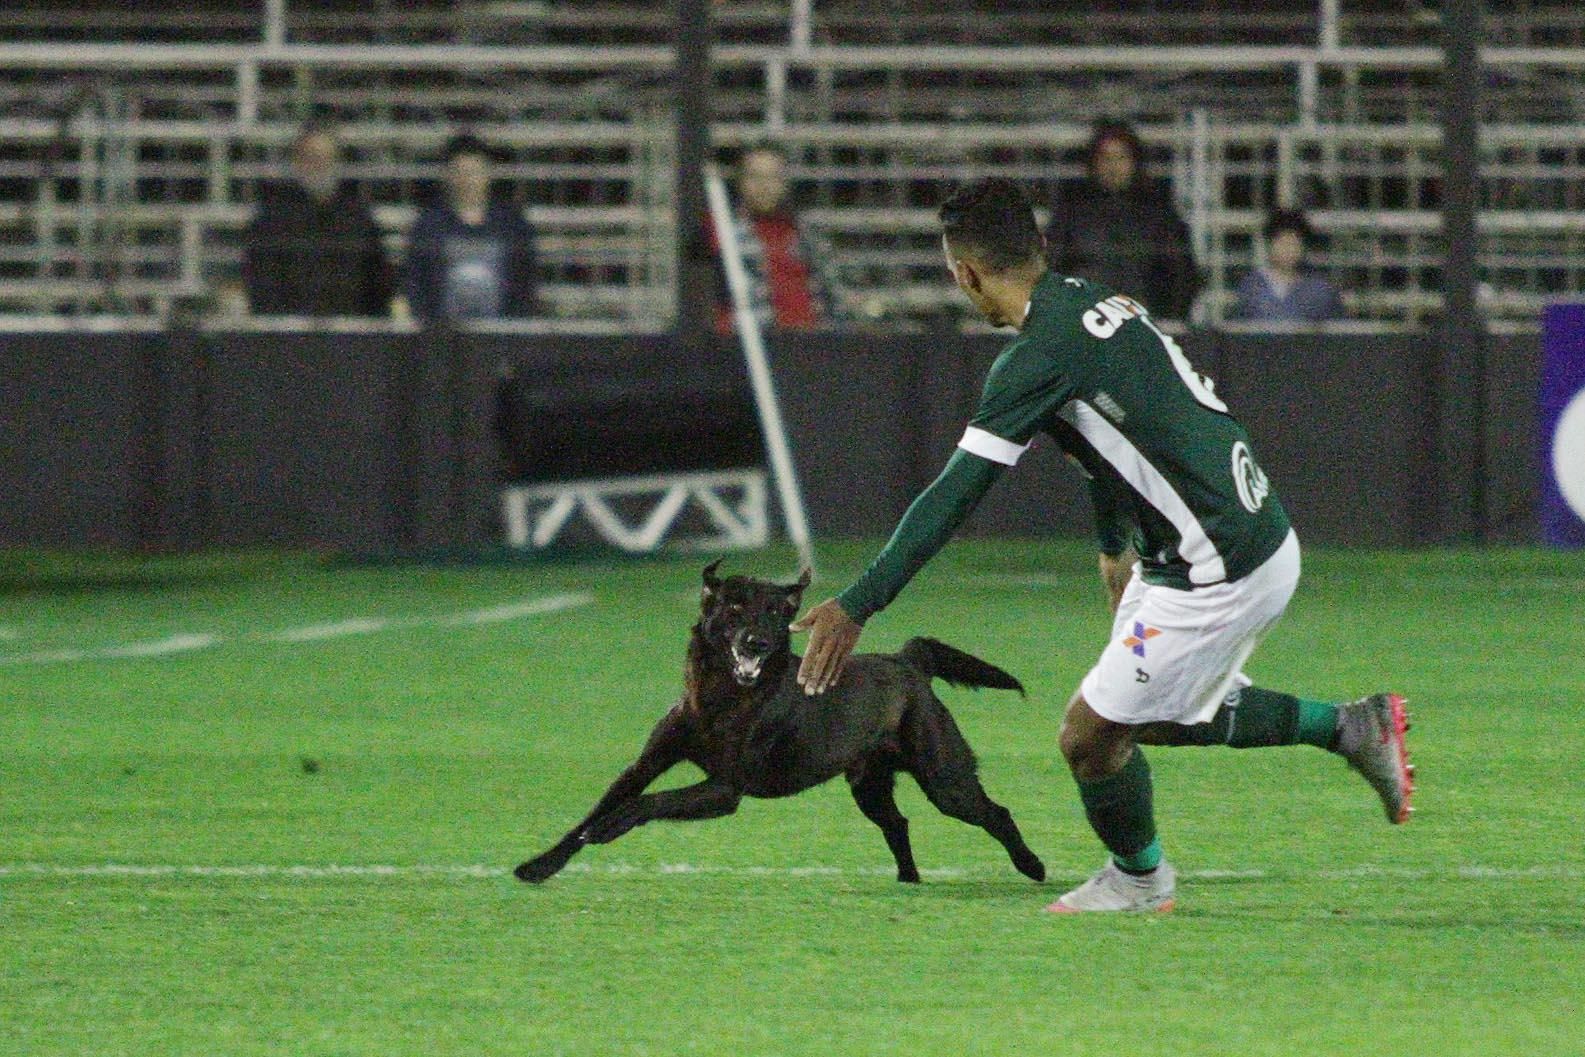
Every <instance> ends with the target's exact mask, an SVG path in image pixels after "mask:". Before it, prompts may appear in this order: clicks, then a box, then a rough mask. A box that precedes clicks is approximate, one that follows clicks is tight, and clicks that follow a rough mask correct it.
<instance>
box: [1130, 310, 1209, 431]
mask: <svg viewBox="0 0 1585 1057" xmlns="http://www.w3.org/2000/svg"><path fill="white" fill-rule="evenodd" d="M1139 321H1140V322H1141V323H1143V324H1144V325H1145V326H1147V327H1149V328H1150V329H1151V330H1152V331H1155V334H1156V337H1158V338H1160V339H1161V344H1163V345H1165V346H1166V347H1167V357H1168V358H1169V359H1171V360H1172V366H1173V369H1174V370H1176V371H1177V372H1178V377H1179V378H1182V379H1183V384H1184V385H1186V386H1188V387H1189V392H1191V393H1193V394H1194V399H1196V400H1198V401H1199V402H1200V403H1202V404H1204V405H1205V406H1206V407H1208V408H1210V409H1211V410H1212V411H1220V412H1221V413H1222V414H1224V415H1225V414H1227V405H1226V404H1224V403H1222V400H1221V398H1220V397H1218V396H1217V395H1216V383H1215V382H1213V381H1211V380H1210V379H1209V378H1207V377H1205V376H1204V375H1202V374H1199V373H1197V372H1196V371H1195V369H1194V365H1193V364H1191V363H1190V362H1189V358H1188V357H1187V356H1185V355H1184V354H1183V349H1182V347H1180V346H1179V345H1178V343H1177V341H1175V340H1174V339H1173V337H1172V335H1171V334H1167V333H1165V332H1164V331H1162V330H1160V329H1158V328H1157V327H1156V324H1155V322H1154V321H1153V320H1152V319H1151V318H1150V317H1149V316H1141V317H1140V320H1139Z"/></svg>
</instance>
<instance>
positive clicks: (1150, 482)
mask: <svg viewBox="0 0 1585 1057" xmlns="http://www.w3.org/2000/svg"><path fill="white" fill-rule="evenodd" d="M1061 415H1062V417H1063V418H1064V419H1066V420H1067V422H1068V424H1069V425H1071V426H1073V428H1074V429H1076V430H1078V431H1079V434H1080V435H1081V436H1082V437H1083V438H1084V439H1085V440H1087V441H1089V442H1090V443H1091V444H1092V445H1094V446H1095V450H1096V451H1098V452H1100V454H1101V457H1102V458H1103V459H1105V460H1106V461H1107V462H1109V463H1111V465H1112V468H1113V469H1114V470H1116V471H1117V472H1118V473H1119V474H1120V475H1122V478H1123V480H1125V481H1127V482H1128V483H1129V484H1130V485H1133V487H1134V488H1135V490H1137V491H1138V492H1139V494H1140V495H1142V496H1144V497H1145V501H1146V502H1147V503H1149V504H1150V505H1151V506H1153V507H1155V508H1156V509H1157V510H1158V511H1160V512H1161V515H1162V517H1165V518H1166V519H1167V520H1168V521H1170V522H1172V527H1173V528H1175V529H1177V530H1178V535H1179V536H1181V537H1182V542H1181V543H1180V544H1179V545H1178V552H1179V553H1180V554H1182V555H1183V558H1184V560H1185V561H1187V562H1188V563H1189V581H1190V582H1191V583H1196V584H1214V583H1219V582H1220V581H1222V580H1225V579H1227V567H1226V565H1224V564H1223V562H1222V556H1221V554H1219V553H1217V550H1216V544H1214V543H1212V542H1211V537H1210V536H1208V535H1206V533H1205V529H1204V528H1203V527H1201V525H1200V520H1199V518H1196V517H1195V516H1194V511H1192V510H1190V509H1189V504H1187V503H1185V502H1184V501H1183V497H1182V496H1180V495H1179V494H1178V492H1177V490H1176V489H1175V488H1173V487H1172V483H1171V482H1170V481H1168V480H1167V479H1166V478H1165V477H1163V476H1162V474H1161V471H1160V470H1158V469H1156V468H1155V467H1154V466H1152V465H1151V464H1150V460H1149V459H1147V458H1145V456H1144V453H1143V452H1141V451H1140V450H1139V449H1138V448H1136V447H1134V444H1133V442H1132V441H1130V440H1129V439H1128V438H1127V437H1125V436H1123V434H1122V431H1120V430H1119V429H1118V428H1117V427H1116V426H1114V425H1112V423H1111V422H1110V421H1109V420H1108V419H1107V418H1106V416H1105V415H1102V414H1101V413H1100V412H1099V411H1097V410H1095V408H1093V407H1091V406H1090V405H1089V404H1086V403H1084V402H1083V401H1080V400H1069V401H1068V402H1067V403H1066V404H1063V405H1062V411H1061Z"/></svg>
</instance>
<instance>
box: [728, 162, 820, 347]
mask: <svg viewBox="0 0 1585 1057" xmlns="http://www.w3.org/2000/svg"><path fill="white" fill-rule="evenodd" d="M787 192H788V184H787V155H786V153H785V152H784V151H783V150H782V148H781V147H779V146H777V145H775V144H773V143H757V144H755V145H753V146H751V147H749V148H748V149H747V150H745V151H744V152H743V154H742V156H741V158H740V159H739V161H738V168H737V201H736V202H735V203H733V205H734V209H733V219H734V221H735V227H736V230H737V241H738V246H739V247H740V248H741V249H742V252H743V264H744V267H745V268H746V269H747V271H748V276H749V299H750V301H751V303H752V304H753V307H754V313H755V315H756V316H757V317H758V319H759V322H760V326H762V327H767V328H768V327H778V328H782V329H787V330H807V329H809V328H811V327H817V326H820V325H821V324H822V323H826V322H829V321H830V319H831V316H832V307H831V296H830V284H829V282H828V280H827V277H826V275H825V274H824V272H823V268H824V267H825V265H826V262H827V261H828V260H829V256H828V255H826V254H823V253H820V252H819V251H818V249H817V247H816V246H815V245H814V244H813V243H812V240H811V239H810V238H809V237H808V236H807V235H806V234H805V233H804V232H803V231H802V230H801V229H800V227H799V224H798V218H797V216H796V215H795V214H794V213H793V211H792V208H791V206H790V205H789V204H788V193H787ZM709 227H710V232H709V234H710V249H711V251H712V253H713V254H714V257H715V260H716V261H717V265H718V266H717V276H718V282H717V288H718V293H717V305H716V326H717V328H718V329H719V330H721V331H722V332H723V333H730V332H731V330H732V304H731V297H730V294H729V291H728V290H727V286H726V279H725V275H724V273H723V272H722V270H721V269H720V267H719V262H720V255H721V244H720V240H719V238H718V237H717V233H716V231H715V226H714V225H713V224H711V225H710V226H709Z"/></svg>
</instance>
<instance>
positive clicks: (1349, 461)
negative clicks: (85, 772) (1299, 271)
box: [0, 332, 1537, 549]
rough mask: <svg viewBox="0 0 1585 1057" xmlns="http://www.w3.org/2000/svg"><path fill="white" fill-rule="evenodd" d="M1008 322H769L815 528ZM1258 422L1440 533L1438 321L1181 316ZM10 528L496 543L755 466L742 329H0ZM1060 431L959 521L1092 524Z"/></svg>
mask: <svg viewBox="0 0 1585 1057" xmlns="http://www.w3.org/2000/svg"><path fill="white" fill-rule="evenodd" d="M1003 343H1004V342H1003V339H1002V338H1000V337H996V336H990V335H985V336H968V337H966V336H963V335H960V334H956V333H953V332H942V333H939V334H919V335H895V334H865V333H856V332H833V333H822V334H800V335H787V336H782V337H778V338H776V339H774V340H773V342H772V349H771V355H772V361H773V365H774V373H775V377H776V384H777V387H778V389H779V392H780V395H781V398H782V402H783V410H784V414H785V417H786V421H787V425H788V430H789V433H790V435H791V439H792V446H793V452H794V456H795V458H796V460H797V464H798V469H799V473H800V476H801V478H802V482H803V486H804V490H805V496H806V505H807V507H808V508H809V511H810V516H811V520H812V522H813V528H814V531H815V532H816V534H817V535H820V536H828V537H829V536H858V535H876V534H880V533H884V532H887V531H889V530H890V529H891V527H892V526H893V525H894V524H895V522H896V520H897V518H898V517H899V516H900V515H901V514H902V512H903V511H904V510H905V509H906V508H907V505H908V503H909V502H910V501H911V500H912V498H913V497H914V496H915V495H916V494H917V493H918V492H919V490H920V489H922V488H923V487H925V486H926V485H927V484H928V483H929V481H930V480H931V478H932V476H933V475H934V474H935V473H936V472H937V471H938V470H939V469H940V467H941V466H942V464H943V463H944V462H945V461H946V459H947V457H948V456H949V455H950V454H951V452H952V449H953V446H954V444H955V443H956V441H957V438H958V436H959V434H960V433H961V432H962V429H963V425H964V423H965V421H966V420H967V418H968V417H969V415H970V414H971V413H972V411H973V409H974V407H975V404H976V401H977V399H978V395H979V386H980V384H981V381H982V379H983V377H984V374H985V371H986V370H987V368H988V367H989V366H990V364H991V361H992V360H993V359H994V358H995V356H996V354H997V352H998V351H999V349H1000V348H1001V347H1002V345H1003ZM1183 344H1184V346H1185V348H1186V350H1187V351H1188V353H1189V355H1190V357H1191V359H1193V360H1194V362H1195V363H1196V364H1197V365H1198V366H1199V367H1200V369H1201V370H1202V371H1204V372H1205V373H1208V374H1210V375H1211V376H1213V377H1214V378H1215V379H1216V381H1217V387H1218V391H1219V392H1220V393H1221V394H1222V395H1223V396H1224V397H1225V398H1226V399H1227V400H1228V402H1229V404H1230V405H1231V406H1232V408H1233V410H1234V412H1235V413H1236V414H1238V415H1239V417H1240V418H1241V419H1242V420H1243V421H1244V422H1245V423H1246V424H1247V425H1248V427H1249V430H1250V433H1251V435H1252V437H1253V439H1254V444H1255V448H1256V452H1257V454H1258V456H1259V457H1260V459H1261V461H1262V463H1263V464H1264V465H1265V467H1266V469H1267V470H1268V472H1269V473H1270V474H1271V477H1272V479H1273V481H1274V483H1275V484H1276V486H1277V489H1278V491H1279V494H1280V495H1281V496H1282V498H1283V501H1284V502H1285V504H1286V505H1287V507H1288V509H1289V511H1290V512H1291V514H1292V515H1293V518H1294V521H1295V523H1296V524H1297V525H1298V527H1299V531H1300V533H1301V535H1302V536H1303V537H1304V538H1305V539H1306V540H1307V541H1309V542H1317V543H1319V542H1327V543H1343V544H1355V545H1369V546H1380V545H1400V544H1412V543H1417V542H1426V541H1435V540H1438V539H1439V538H1441V534H1440V532H1439V527H1438V525H1437V524H1436V523H1435V517H1434V513H1433V512H1434V511H1435V510H1437V509H1438V507H1439V500H1440V499H1441V498H1442V497H1439V496H1438V495H1436V494H1435V491H1434V489H1435V487H1436V486H1435V481H1436V480H1437V479H1438V475H1437V474H1434V473H1432V472H1431V471H1432V470H1433V469H1435V467H1434V464H1433V462H1432V460H1433V458H1434V456H1433V454H1432V448H1431V443H1432V438H1433V437H1434V436H1436V430H1435V428H1434V427H1435V426H1436V425H1437V423H1436V421H1435V419H1434V413H1435V412H1434V402H1433V400H1432V398H1431V386H1430V382H1429V379H1430V378H1431V377H1432V376H1433V368H1434V365H1435V363H1436V362H1437V360H1436V350H1435V348H1434V339H1433V338H1431V337H1428V336H1416V335H1395V336H1369V337H1366V336H1357V335H1280V336H1279V335H1248V334H1244V335H1216V334H1208V333H1201V334H1193V335H1189V336H1187V337H1186V338H1184V339H1183ZM0 347H3V349H4V352H3V354H0V407H3V409H4V417H3V419H0V494H3V496H4V502H3V508H0V509H3V517H0V545H18V544H34V545H49V546H73V545H110V546H122V547H130V546H144V547H160V548H183V547H192V546H203V545H254V544H266V545H289V546H318V547H333V548H351V549H388V548H428V547H440V546H458V545H475V544H481V543H489V542H493V541H495V540H497V539H498V538H499V535H500V532H499V527H498V515H497V513H496V506H495V491H496V488H497V486H498V485H499V483H500V482H501V481H502V480H503V479H505V477H506V476H507V475H508V474H517V475H526V476H530V477H534V478H538V479H566V478H581V477H602V476H615V475H621V474H624V473H635V472H656V471H664V470H667V469H683V468H704V467H720V466H731V465H745V464H760V463H763V448H762V442H761V439H760V436H759V431H758V425H757V421H756V419H755V415H754V409H753V403H752V399H751V397H750V395H749V389H748V386H747V382H746V375H745V371H744V369H743V365H742V361H741V358H740V355H739V353H738V351H737V350H736V348H735V347H734V346H730V345H725V344H714V343H707V344H705V345H704V346H703V347H688V346H684V345H682V344H680V343H678V342H676V341H673V340H671V339H670V338H667V337H664V336H653V337H620V338H617V337H610V338H593V337H570V336H556V337H544V336H533V337H528V336H504V335H488V334H468V335H462V334H447V333H438V332H436V333H429V334H396V335H393V334H384V335H374V334H280V333H273V334H264V333H229V332H226V333H221V332H212V333H173V334H168V335H167V334H136V335H129V334H110V335H99V334H95V335H92V336H86V335H69V334H53V335H21V336H18V335H9V336H4V337H0ZM1536 363H1537V339H1535V338H1533V337H1515V338H1494V339H1493V341H1492V343H1491V348H1490V354H1489V356H1488V364H1487V370H1486V374H1485V386H1486V392H1485V406H1486V409H1487V420H1486V421H1485V422H1484V424H1483V428H1484V434H1485V437H1486V444H1485V450H1484V452H1483V457H1484V473H1485V476H1484V481H1485V485H1486V487H1485V501H1486V509H1485V516H1486V519H1487V523H1488V530H1489V535H1490V536H1491V538H1494V539H1500V540H1513V541H1531V540H1534V539H1536V538H1537V530H1536V526H1535V518H1534V497H1535V492H1536V488H1535V479H1536V478H1535V473H1536V471H1535V465H1536V463H1535V450H1536V448H1535V443H1536V442H1535V438H1534V432H1535V410H1534V405H1535V383H1536V371H1537V366H1536ZM1089 529H1090V513H1089V509H1088V503H1087V501H1086V499H1085V498H1084V493H1083V489H1082V486H1081V483H1080V481H1079V479H1078V477H1077V474H1076V473H1075V472H1074V471H1072V470H1071V469H1070V468H1069V467H1068V466H1067V464H1066V462H1065V460H1063V459H1062V458H1060V456H1058V455H1057V453H1056V452H1055V450H1054V445H1052V444H1051V443H1049V442H1045V443H1041V442H1038V441H1037V443H1036V446H1035V448H1034V449H1033V450H1032V451H1031V452H1030V453H1029V454H1028V455H1026V456H1025V458H1024V460H1023V461H1022V462H1021V463H1020V464H1019V466H1018V467H1017V468H1016V469H1014V470H1013V471H1011V472H1009V473H1008V474H1007V475H1005V476H1004V478H1003V480H1002V481H1001V482H1000V483H999V484H998V485H997V486H996V489H995V490H994V491H993V493H992V494H991V496H990V497H989V498H988V499H987V501H986V502H985V503H984V504H983V505H982V506H981V509H980V510H979V511H978V512H977V513H976V514H975V516H974V518H973V519H972V520H971V522H970V524H969V525H968V526H967V528H966V531H967V532H970V533H975V534H982V535H983V534H1005V535H1062V536H1085V535H1088V533H1089Z"/></svg>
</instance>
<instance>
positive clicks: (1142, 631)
mask: <svg viewBox="0 0 1585 1057" xmlns="http://www.w3.org/2000/svg"><path fill="white" fill-rule="evenodd" d="M1160 634H1161V629H1160V628H1147V627H1145V625H1144V624H1141V623H1140V622H1139V621H1137V620H1136V621H1134V633H1133V634H1132V635H1130V636H1128V638H1126V639H1124V640H1123V645H1124V646H1127V647H1128V648H1129V649H1131V650H1133V651H1134V656H1135V657H1143V656H1144V655H1145V643H1147V642H1149V641H1150V640H1151V639H1153V638H1155V637H1156V636H1157V635H1160Z"/></svg>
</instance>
